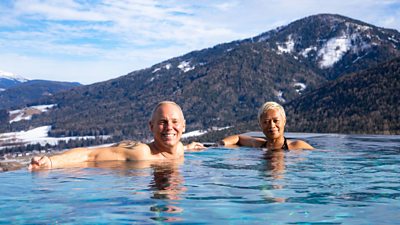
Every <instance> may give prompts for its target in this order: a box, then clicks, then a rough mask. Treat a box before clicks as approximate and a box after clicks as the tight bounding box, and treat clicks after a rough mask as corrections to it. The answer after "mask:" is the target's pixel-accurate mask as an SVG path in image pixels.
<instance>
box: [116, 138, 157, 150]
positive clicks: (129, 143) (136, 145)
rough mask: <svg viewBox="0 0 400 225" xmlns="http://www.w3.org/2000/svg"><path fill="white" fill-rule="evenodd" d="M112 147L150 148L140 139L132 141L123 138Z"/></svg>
mask: <svg viewBox="0 0 400 225" xmlns="http://www.w3.org/2000/svg"><path fill="white" fill-rule="evenodd" d="M112 147H117V148H124V149H132V150H134V149H150V147H149V145H148V144H145V143H142V142H140V141H132V140H124V141H121V142H118V143H116V144H114V145H112Z"/></svg>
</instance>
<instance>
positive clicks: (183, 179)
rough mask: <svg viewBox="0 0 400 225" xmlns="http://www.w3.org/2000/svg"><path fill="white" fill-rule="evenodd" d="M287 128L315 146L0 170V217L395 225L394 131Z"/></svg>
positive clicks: (399, 206) (398, 139)
mask: <svg viewBox="0 0 400 225" xmlns="http://www.w3.org/2000/svg"><path fill="white" fill-rule="evenodd" d="M289 136H290V135H289ZM292 136H293V137H301V138H303V139H305V140H307V141H308V142H309V143H311V144H312V145H314V146H315V147H317V148H318V149H317V150H315V151H302V152H294V151H292V152H265V151H262V150H260V149H252V148H235V149H228V148H209V149H207V150H205V151H202V152H191V153H187V154H186V156H185V161H184V162H177V163H158V164H154V163H153V164H149V163H145V162H142V163H118V162H110V163H101V164H92V165H88V166H89V167H87V168H68V169H56V170H51V171H40V172H35V173H30V172H28V171H27V170H17V171H11V172H5V173H0V181H1V182H0V224H10V223H12V224H56V223H59V224H168V223H173V224H400V136H362V135H325V134H322V135H314V134H292Z"/></svg>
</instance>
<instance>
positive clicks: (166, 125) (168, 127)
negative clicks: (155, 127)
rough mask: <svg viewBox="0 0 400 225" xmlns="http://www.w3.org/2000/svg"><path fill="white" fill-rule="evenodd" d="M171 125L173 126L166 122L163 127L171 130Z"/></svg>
mask: <svg viewBox="0 0 400 225" xmlns="http://www.w3.org/2000/svg"><path fill="white" fill-rule="evenodd" d="M172 125H173V123H172V121H167V122H166V124H165V127H166V128H167V129H171V128H172Z"/></svg>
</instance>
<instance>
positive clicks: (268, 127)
mask: <svg viewBox="0 0 400 225" xmlns="http://www.w3.org/2000/svg"><path fill="white" fill-rule="evenodd" d="M285 124H286V119H285V118H284V117H283V116H282V114H281V113H280V112H279V110H277V109H270V110H268V111H266V112H265V113H263V114H262V115H261V120H260V127H261V129H262V131H263V133H264V135H265V136H266V137H267V138H268V139H277V138H279V137H281V136H283V133H284V131H285Z"/></svg>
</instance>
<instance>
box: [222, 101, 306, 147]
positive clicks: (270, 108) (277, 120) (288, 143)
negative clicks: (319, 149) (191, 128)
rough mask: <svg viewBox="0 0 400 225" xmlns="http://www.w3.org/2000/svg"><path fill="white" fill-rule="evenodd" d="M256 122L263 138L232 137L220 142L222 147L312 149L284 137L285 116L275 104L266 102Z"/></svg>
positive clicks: (303, 143) (299, 141) (283, 111)
mask: <svg viewBox="0 0 400 225" xmlns="http://www.w3.org/2000/svg"><path fill="white" fill-rule="evenodd" d="M258 122H259V125H260V127H261V129H262V132H263V133H264V135H265V138H258V137H250V136H245V135H233V136H229V137H226V138H224V139H222V140H221V141H220V144H222V145H239V146H248V147H257V148H267V149H272V150H275V149H284V150H293V149H314V148H313V147H312V146H311V145H310V144H308V143H307V142H305V141H302V140H288V139H286V138H285V136H284V131H285V125H286V114H285V110H284V109H283V107H282V106H281V105H280V104H278V103H276V102H266V103H264V105H263V106H261V108H260V109H259V110H258Z"/></svg>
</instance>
